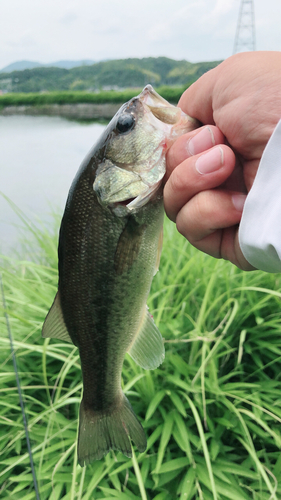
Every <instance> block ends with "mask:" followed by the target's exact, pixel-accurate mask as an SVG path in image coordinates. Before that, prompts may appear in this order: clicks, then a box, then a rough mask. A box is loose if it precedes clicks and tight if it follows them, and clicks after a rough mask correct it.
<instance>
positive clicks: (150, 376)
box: [0, 221, 281, 500]
mask: <svg viewBox="0 0 281 500" xmlns="http://www.w3.org/2000/svg"><path fill="white" fill-rule="evenodd" d="M31 233H33V234H32V237H33V239H34V241H33V242H32V241H29V244H28V246H26V250H25V252H26V254H25V258H24V259H23V258H22V260H16V259H12V258H8V257H6V258H4V259H2V275H3V283H4V288H5V295H6V302H7V310H8V314H9V318H10V324H11V328H12V334H13V337H14V343H15V347H16V353H17V361H18V367H19V371H20V377H21V384H22V388H23V391H24V395H25V402H26V411H27V414H28V420H29V431H30V438H31V442H32V448H33V454H34V462H35V466H36V473H37V478H38V484H39V490H40V495H41V499H42V500H43V499H46V500H47V499H48V500H49V499H52V500H59V499H64V500H76V499H77V500H78V499H79V500H82V499H83V500H92V499H99V498H101V499H109V498H110V499H114V498H118V499H120V500H122V499H123V500H133V499H142V500H150V499H154V500H165V499H167V500H170V499H177V498H178V499H181V500H183V499H184V500H203V499H204V500H213V499H214V500H244V499H245V500H250V499H254V500H261V499H266V500H269V499H270V500H274V499H275V500H278V499H280V498H281V454H280V447H281V434H280V429H281V370H280V360H281V326H280V325H281V324H280V319H281V308H280V299H281V281H280V276H279V275H269V274H264V273H261V272H252V273H244V272H241V271H239V270H238V269H236V268H235V267H234V266H232V265H231V264H229V263H226V262H223V261H217V260H214V259H211V258H209V257H208V256H205V255H203V254H201V253H199V252H198V251H196V250H195V249H194V248H192V247H191V246H190V245H189V244H188V243H187V242H186V241H185V240H184V239H183V238H182V237H181V236H180V235H179V234H177V232H176V230H175V227H174V225H172V224H171V223H169V222H167V221H166V223H165V232H164V248H163V253H162V258H161V265H160V271H159V272H158V273H157V275H156V276H155V278H154V281H153V286H152V290H151V294H150V298H149V307H150V311H151V312H152V314H153V315H154V318H155V321H156V323H157V324H158V325H159V328H160V330H161V332H162V335H163V336H164V338H165V339H166V358H165V361H164V363H163V364H162V365H161V366H160V367H159V368H158V369H157V370H155V371H144V370H142V369H141V368H140V367H139V366H137V365H136V364H135V363H134V362H133V361H132V359H131V358H130V357H129V356H128V357H126V359H125V362H124V367H123V389H124V392H125V393H126V395H127V396H128V397H129V399H130V401H131V403H132V405H133V407H134V409H135V411H136V413H137V415H138V416H139V418H140V420H141V422H142V424H143V426H144V428H145V432H146V434H147V437H148V447H147V450H146V452H145V453H142V454H138V453H137V452H136V453H134V454H133V458H132V459H128V458H126V457H125V456H123V455H122V454H121V453H113V452H111V453H109V454H108V455H107V456H106V457H105V458H104V460H101V461H97V462H94V463H93V464H91V465H90V466H87V468H83V469H82V468H80V466H79V465H77V457H76V438H77V418H78V410H79V402H80V397H81V387H82V383H81V372H80V363H79V358H78V354H77V350H76V349H75V348H74V347H73V346H71V345H70V344H66V343H65V344H64V343H62V342H59V341H57V342H56V341H54V340H49V339H46V340H43V339H42V338H41V326H42V321H43V320H44V317H45V315H46V312H47V310H48V308H49V307H50V305H51V303H52V300H53V297H54V294H55V291H56V285H57V269H56V236H55V235H52V234H51V233H49V232H48V231H47V230H46V229H44V228H34V227H33V228H32V227H31ZM28 238H29V237H28ZM30 238H31V236H30ZM31 251H32V255H31V254H30V252H31ZM23 253H24V252H23ZM1 311H3V308H2V309H1ZM0 328H1V335H0V367H1V368H0V393H1V397H0V424H1V425H0V485H1V486H0V496H1V498H3V499H11V498H13V500H14V499H15V500H16V499H20V500H33V499H34V498H35V494H34V489H33V484H32V475H31V469H30V463H29V458H28V454H27V448H26V443H25V436H24V429H23V423H22V416H21V412H20V408H19V398H18V393H17V389H16V384H15V375H14V373H13V366H12V360H11V353H10V347H9V341H8V335H7V330H6V325H5V321H4V317H3V314H1V318H0Z"/></svg>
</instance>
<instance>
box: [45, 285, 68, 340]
mask: <svg viewBox="0 0 281 500" xmlns="http://www.w3.org/2000/svg"><path fill="white" fill-rule="evenodd" d="M42 337H43V338H48V337H50V338H53V339H59V340H64V341H65V342H72V340H71V338H70V336H69V333H68V331H67V328H66V326H65V322H64V319H63V314H62V310H61V305H60V296H59V292H58V293H57V294H56V296H55V300H54V302H53V305H52V307H51V309H50V310H49V312H48V314H47V316H46V319H45V322H44V324H43V328H42Z"/></svg>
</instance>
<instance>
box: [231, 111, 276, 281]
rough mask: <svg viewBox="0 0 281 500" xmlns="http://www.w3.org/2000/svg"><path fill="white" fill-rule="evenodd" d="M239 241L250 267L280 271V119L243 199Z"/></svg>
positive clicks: (273, 271)
mask: <svg viewBox="0 0 281 500" xmlns="http://www.w3.org/2000/svg"><path fill="white" fill-rule="evenodd" d="M239 243H240V247H241V250H242V253H243V255H244V257H245V258H246V259H247V261H248V262H249V263H250V264H251V265H252V266H253V267H255V268H256V269H261V270H262V271H267V272H269V273H276V272H281V120H280V121H279V123H278V124H277V126H276V128H275V130H274V132H273V134H272V136H271V138H270V139H269V141H268V143H267V145H266V148H265V150H264V152H263V155H262V158H261V161H260V165H259V168H258V171H257V175H256V177H255V180H254V183H253V186H252V188H251V190H250V192H249V194H248V196H247V198H246V202H245V205H244V209H243V213H242V219H241V222H240V226H239Z"/></svg>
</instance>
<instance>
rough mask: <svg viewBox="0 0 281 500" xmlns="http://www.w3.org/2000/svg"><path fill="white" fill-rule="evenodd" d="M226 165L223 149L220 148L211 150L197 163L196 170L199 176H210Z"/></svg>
mask: <svg viewBox="0 0 281 500" xmlns="http://www.w3.org/2000/svg"><path fill="white" fill-rule="evenodd" d="M223 163H224V154H223V149H222V148H221V147H220V146H217V147H216V148H212V149H210V151H208V153H205V154H203V155H201V156H199V158H197V160H196V162H195V168H196V170H197V172H199V174H209V173H211V172H215V171H216V170H218V169H219V168H221V167H222V165H223Z"/></svg>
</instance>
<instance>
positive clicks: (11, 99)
mask: <svg viewBox="0 0 281 500" xmlns="http://www.w3.org/2000/svg"><path fill="white" fill-rule="evenodd" d="M185 89H186V87H167V86H162V87H158V88H156V90H157V92H159V94H161V95H162V96H163V97H164V98H165V99H167V100H168V101H170V102H173V103H176V102H178V100H179V98H180V97H181V95H182V93H183V92H184V90H185ZM141 90H142V89H141V88H139V89H127V90H124V91H120V92H119V91H114V90H110V91H105V90H103V91H101V92H98V93H93V92H82V91H81V92H79V91H75V92H74V91H73V92H71V91H57V92H48V93H42V94H40V93H32V92H30V93H21V94H17V93H8V94H4V95H1V96H0V107H6V106H24V105H25V106H44V105H50V104H75V103H90V104H104V103H123V102H126V101H128V100H129V99H131V98H132V97H134V96H136V95H137V94H138V93H139V92H141Z"/></svg>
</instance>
